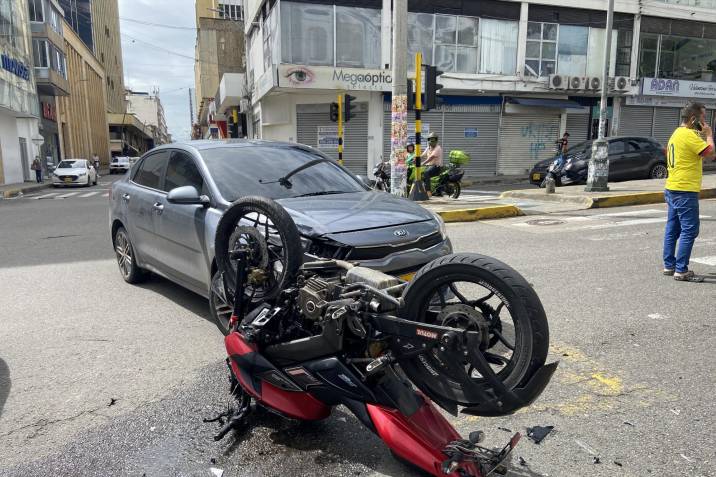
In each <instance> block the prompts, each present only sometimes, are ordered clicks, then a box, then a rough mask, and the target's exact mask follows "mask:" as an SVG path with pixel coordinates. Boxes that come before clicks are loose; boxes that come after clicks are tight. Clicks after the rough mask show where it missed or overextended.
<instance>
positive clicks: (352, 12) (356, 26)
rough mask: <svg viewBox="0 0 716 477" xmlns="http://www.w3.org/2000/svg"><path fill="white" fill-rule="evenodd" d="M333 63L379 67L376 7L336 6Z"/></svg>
mask: <svg viewBox="0 0 716 477" xmlns="http://www.w3.org/2000/svg"><path fill="white" fill-rule="evenodd" d="M336 66H346V67H353V68H380V10H375V9H371V8H351V7H338V6H337V7H336Z"/></svg>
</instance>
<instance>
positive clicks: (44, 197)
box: [32, 192, 59, 199]
mask: <svg viewBox="0 0 716 477" xmlns="http://www.w3.org/2000/svg"><path fill="white" fill-rule="evenodd" d="M58 193H59V192H51V193H49V194H44V195H40V196H37V197H32V198H33V199H49V198H50V197H54V196H56V195H57V194H58Z"/></svg>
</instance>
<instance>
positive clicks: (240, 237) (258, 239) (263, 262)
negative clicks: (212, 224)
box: [229, 225, 269, 270]
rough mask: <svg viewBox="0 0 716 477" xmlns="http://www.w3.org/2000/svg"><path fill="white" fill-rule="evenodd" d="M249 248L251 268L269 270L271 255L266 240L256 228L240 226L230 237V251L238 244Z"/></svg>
mask: <svg viewBox="0 0 716 477" xmlns="http://www.w3.org/2000/svg"><path fill="white" fill-rule="evenodd" d="M239 241H241V245H243V246H247V247H248V248H249V267H250V268H259V269H264V270H265V269H266V268H268V262H269V253H268V244H267V243H266V238H265V237H264V236H263V235H262V234H261V232H259V231H258V229H256V227H251V226H246V225H239V226H238V227H236V228H235V229H234V232H233V233H232V234H231V237H229V249H230V250H233V249H235V248H237V242H239Z"/></svg>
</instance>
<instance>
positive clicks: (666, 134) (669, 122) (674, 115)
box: [651, 108, 681, 147]
mask: <svg viewBox="0 0 716 477" xmlns="http://www.w3.org/2000/svg"><path fill="white" fill-rule="evenodd" d="M680 115H681V109H680V108H654V123H653V126H652V131H651V135H652V137H653V138H654V139H656V140H657V141H659V143H660V144H661V145H663V146H664V147H666V144H667V143H668V142H669V138H670V137H671V135H672V134H673V133H674V129H676V128H677V127H679V124H680V123H681V121H680Z"/></svg>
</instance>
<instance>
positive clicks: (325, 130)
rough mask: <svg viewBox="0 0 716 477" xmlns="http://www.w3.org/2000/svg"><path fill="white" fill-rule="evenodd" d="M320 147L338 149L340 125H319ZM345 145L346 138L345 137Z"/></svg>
mask: <svg viewBox="0 0 716 477" xmlns="http://www.w3.org/2000/svg"><path fill="white" fill-rule="evenodd" d="M316 144H318V149H321V150H324V151H328V150H330V151H335V150H337V149H338V126H318V140H317V142H316ZM343 144H344V145H345V138H343Z"/></svg>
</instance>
